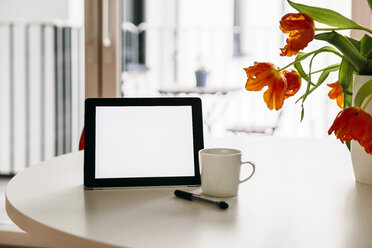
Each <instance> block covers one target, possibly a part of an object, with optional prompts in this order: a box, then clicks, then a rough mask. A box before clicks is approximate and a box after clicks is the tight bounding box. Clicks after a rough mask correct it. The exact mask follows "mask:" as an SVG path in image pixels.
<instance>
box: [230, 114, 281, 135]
mask: <svg viewBox="0 0 372 248" xmlns="http://www.w3.org/2000/svg"><path fill="white" fill-rule="evenodd" d="M282 115H283V111H280V112H279V113H278V116H277V119H276V121H275V123H273V124H272V125H265V126H264V125H260V126H253V125H235V126H233V127H231V128H228V129H227V130H228V131H229V132H232V133H234V134H238V133H246V134H262V135H274V133H275V131H276V130H277V128H278V126H279V122H280V118H281V117H282Z"/></svg>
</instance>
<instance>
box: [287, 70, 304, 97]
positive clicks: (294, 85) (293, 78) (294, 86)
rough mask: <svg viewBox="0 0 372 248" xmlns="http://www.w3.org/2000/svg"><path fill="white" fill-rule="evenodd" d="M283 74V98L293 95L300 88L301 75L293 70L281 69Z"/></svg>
mask: <svg viewBox="0 0 372 248" xmlns="http://www.w3.org/2000/svg"><path fill="white" fill-rule="evenodd" d="M283 76H284V77H285V78H286V79H287V84H288V87H287V90H286V92H285V98H288V97H290V96H293V95H294V94H296V93H297V91H298V90H299V89H300V88H301V76H300V74H298V73H297V72H296V71H295V70H291V71H283Z"/></svg>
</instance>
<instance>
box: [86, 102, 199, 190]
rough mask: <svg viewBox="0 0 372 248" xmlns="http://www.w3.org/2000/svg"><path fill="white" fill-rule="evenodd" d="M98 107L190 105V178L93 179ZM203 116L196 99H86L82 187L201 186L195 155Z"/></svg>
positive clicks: (196, 156)
mask: <svg viewBox="0 0 372 248" xmlns="http://www.w3.org/2000/svg"><path fill="white" fill-rule="evenodd" d="M98 106H191V109H192V129H193V150H194V171H195V176H192V177H142V178H104V179H103V178H95V129H96V107H98ZM203 147H204V142H203V117H202V106H201V99H200V98H198V97H161V98H153V97H148V98H88V99H86V100H85V140H84V150H85V151H84V187H85V188H106V187H141V186H176V185H190V186H199V185H200V169H199V159H198V152H199V150H200V149H203Z"/></svg>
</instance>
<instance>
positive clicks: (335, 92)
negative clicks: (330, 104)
mask: <svg viewBox="0 0 372 248" xmlns="http://www.w3.org/2000/svg"><path fill="white" fill-rule="evenodd" d="M327 86H329V87H331V90H330V91H329V93H328V96H329V98H330V99H336V102H337V105H338V106H339V107H340V108H342V107H343V105H344V95H343V94H342V88H341V85H340V84H339V82H338V81H337V82H335V83H333V84H327Z"/></svg>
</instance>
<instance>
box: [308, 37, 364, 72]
mask: <svg viewBox="0 0 372 248" xmlns="http://www.w3.org/2000/svg"><path fill="white" fill-rule="evenodd" d="M314 39H317V40H324V41H327V42H328V43H330V44H332V45H334V46H335V47H336V48H337V49H338V50H339V51H340V52H341V53H342V54H343V55H344V57H345V58H346V59H347V60H348V61H349V62H350V63H351V64H352V65H353V66H354V68H355V70H356V71H357V72H360V71H362V70H363V68H365V67H366V65H367V60H366V59H365V58H363V56H362V55H360V53H359V51H358V49H357V48H356V47H355V46H354V44H353V43H352V42H351V41H350V40H349V39H348V38H346V37H345V36H343V35H340V34H339V33H337V32H334V31H332V32H327V33H321V34H318V35H315V36H314Z"/></svg>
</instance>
